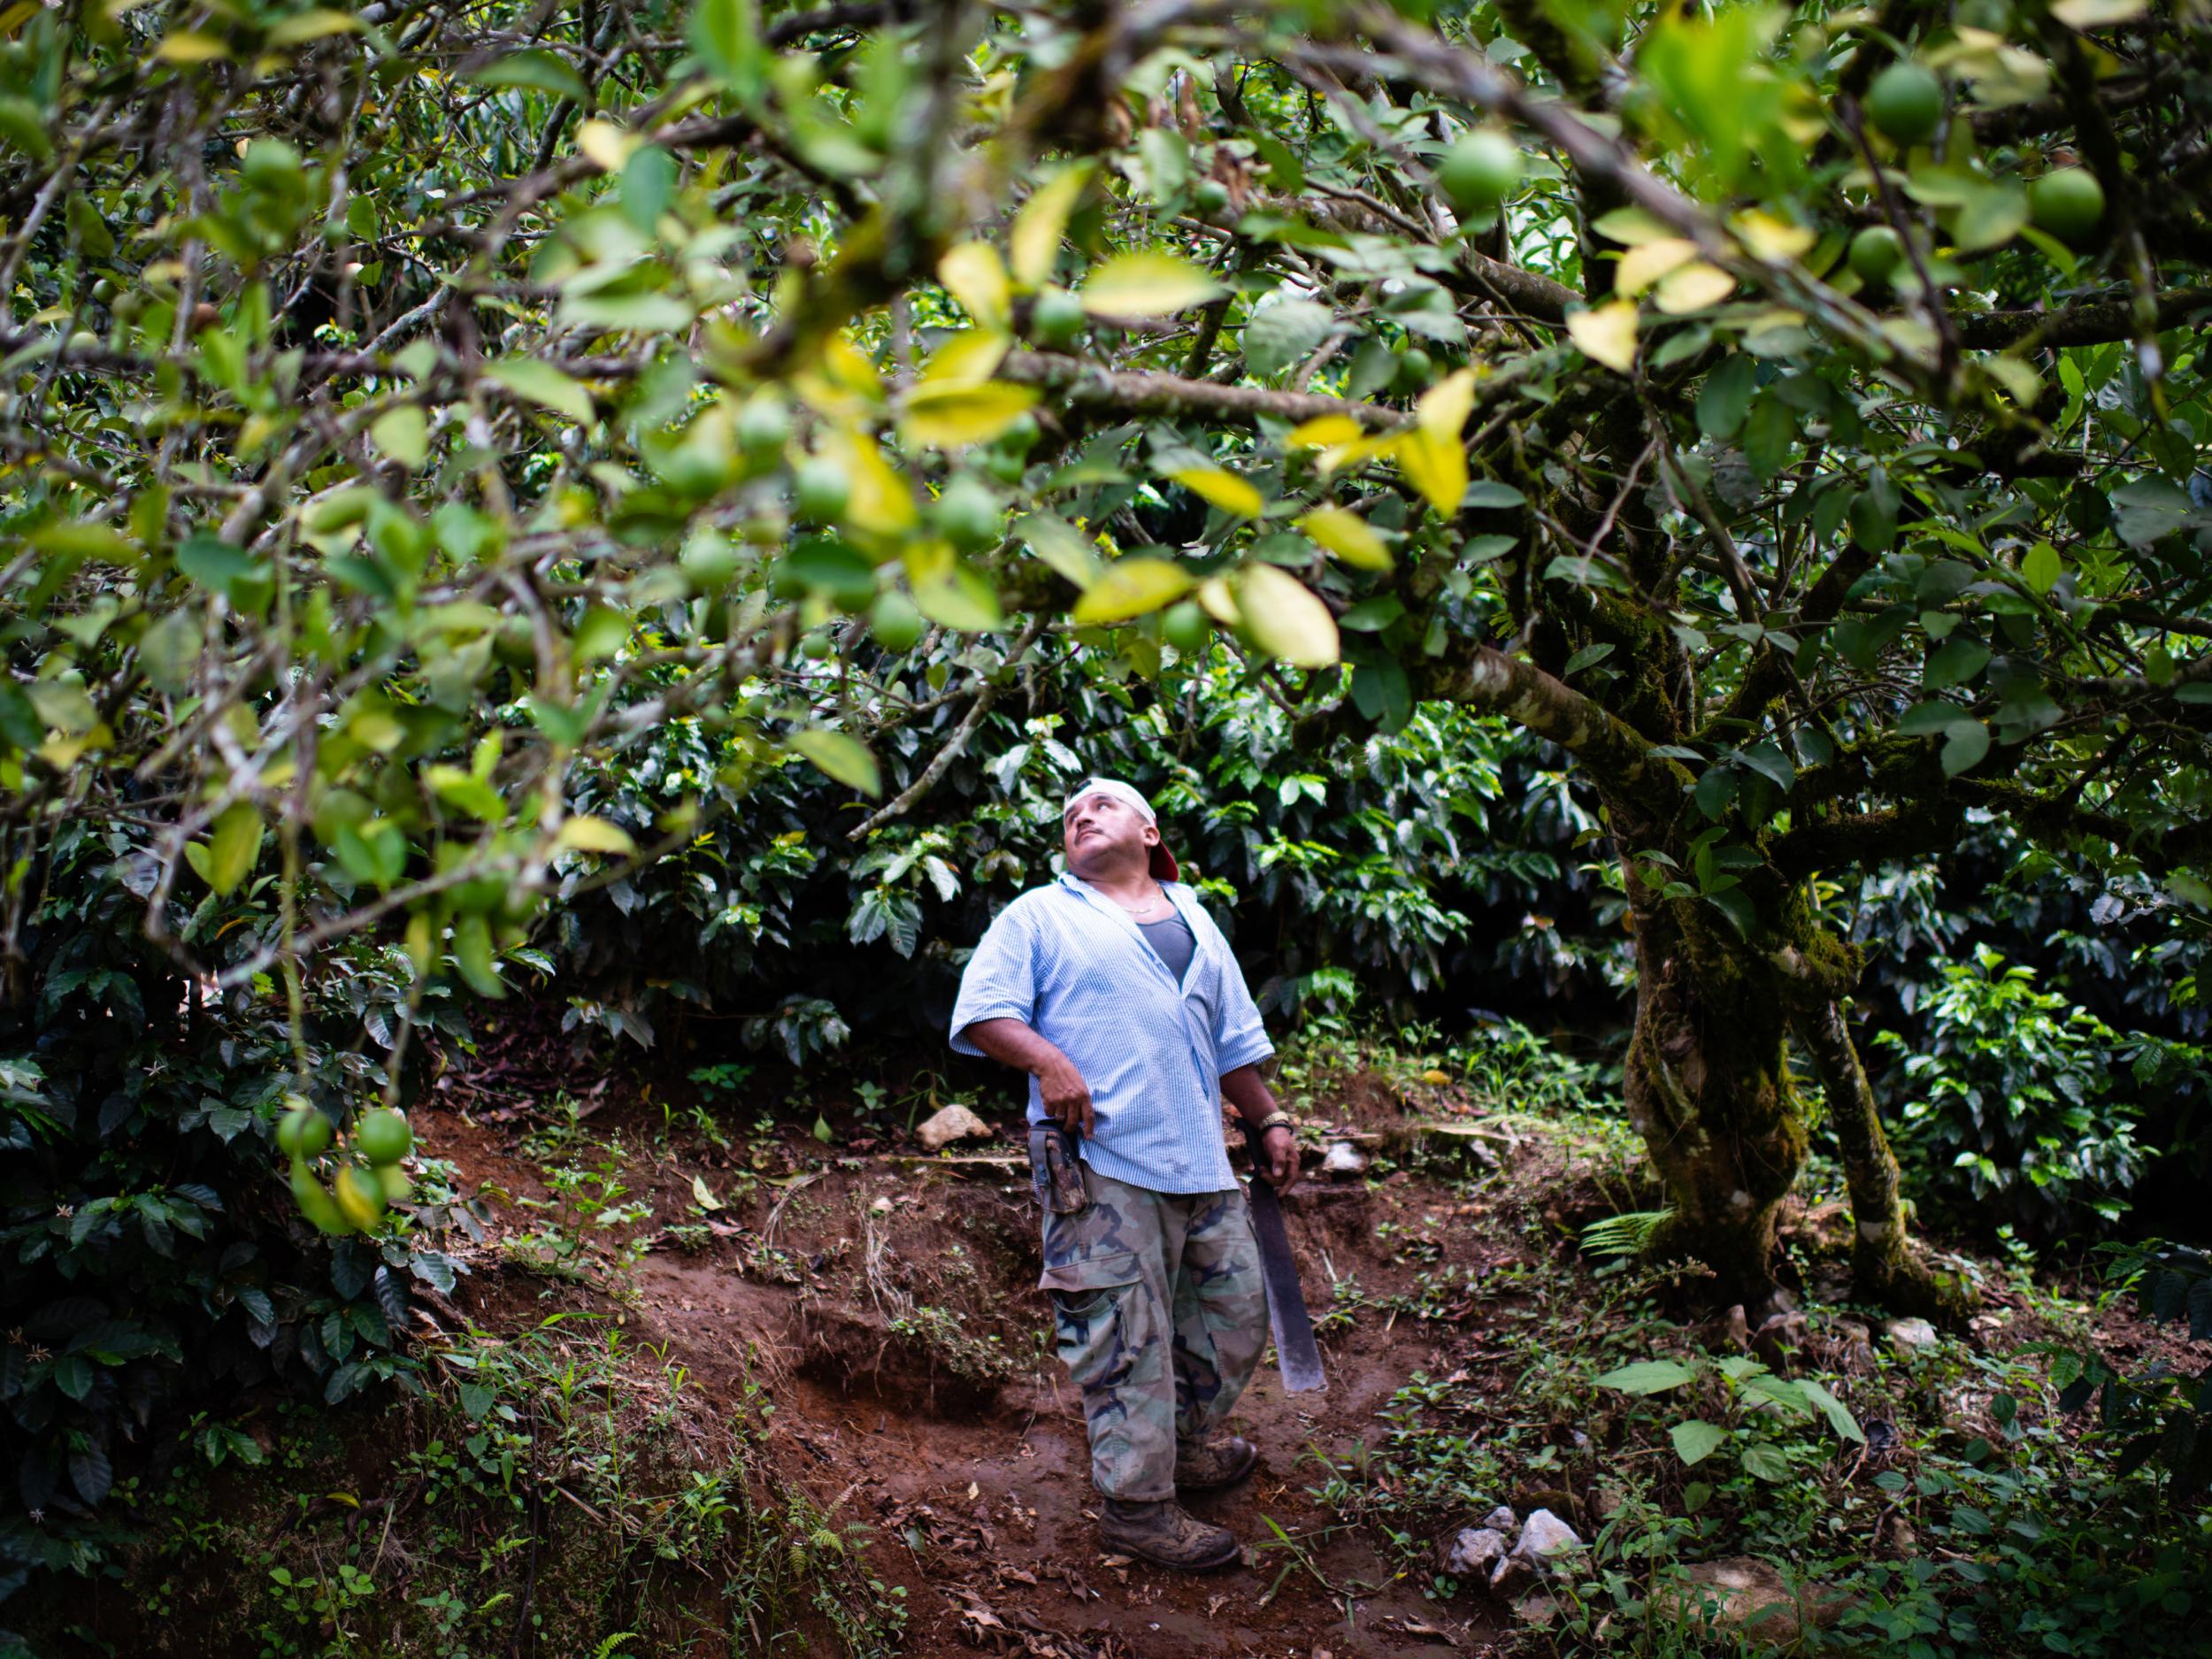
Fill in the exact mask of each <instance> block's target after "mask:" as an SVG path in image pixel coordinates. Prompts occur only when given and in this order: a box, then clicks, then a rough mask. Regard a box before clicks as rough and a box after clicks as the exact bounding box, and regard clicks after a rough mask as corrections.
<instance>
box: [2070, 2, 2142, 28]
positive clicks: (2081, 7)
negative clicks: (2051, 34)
mask: <svg viewBox="0 0 2212 1659" xmlns="http://www.w3.org/2000/svg"><path fill="white" fill-rule="evenodd" d="M2149 9H2150V7H2149V3H2148V0H2053V3H2052V5H2051V15H2052V16H2053V17H2055V18H2056V19H2058V20H2059V21H2060V22H2061V23H2063V24H2064V25H2065V26H2066V27H2068V28H2070V29H2081V30H2084V31H2086V30H2089V29H2102V28H2110V27H2112V26H2113V25H2114V24H2115V23H2125V22H2126V21H2127V20H2128V19H2131V18H2139V17H2141V16H2142V15H2143V13H2144V12H2147V11H2148V10H2149Z"/></svg>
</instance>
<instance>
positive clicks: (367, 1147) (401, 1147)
mask: <svg viewBox="0 0 2212 1659" xmlns="http://www.w3.org/2000/svg"><path fill="white" fill-rule="evenodd" d="M353 1144H354V1145H355V1146H357V1147H358V1148H361V1156H363V1157H365V1158H366V1159H368V1161H369V1162H370V1163H372V1164H396V1163H398V1162H399V1161H400V1160H401V1159H402V1158H403V1157H405V1156H407V1154H408V1152H409V1150H410V1149H411V1148H412V1147H413V1146H414V1144H415V1132H414V1131H413V1130H411V1129H410V1128H409V1127H408V1126H407V1120H406V1119H405V1118H403V1117H401V1116H400V1115H399V1114H398V1113H397V1112H396V1111H394V1110H391V1109H390V1108H389V1107H385V1106H380V1107H378V1108H377V1109H376V1110H374V1111H373V1112H365V1113H363V1114H362V1118H361V1121H360V1122H359V1123H357V1124H356V1125H354V1126H353Z"/></svg>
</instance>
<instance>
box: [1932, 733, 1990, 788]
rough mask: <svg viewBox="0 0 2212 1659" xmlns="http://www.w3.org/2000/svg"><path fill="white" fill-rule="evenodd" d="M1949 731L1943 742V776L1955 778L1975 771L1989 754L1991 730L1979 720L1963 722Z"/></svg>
mask: <svg viewBox="0 0 2212 1659" xmlns="http://www.w3.org/2000/svg"><path fill="white" fill-rule="evenodd" d="M1949 731H1950V735H1949V736H1948V737H1947V738H1946V739H1945V740H1944V742H1943V774H1944V776H1945V777H1947V778H1955V777H1957V776H1958V775H1959V773H1961V772H1970V771H1971V770H1973V768H1974V767H1975V766H1977V765H1978V764H1981V758H1982V757H1983V756H1985V755H1986V754H1988V753H1989V728H1988V727H1987V726H1984V725H1983V724H1982V723H1981V722H1980V721H1979V720H1961V721H1959V722H1958V723H1957V724H1956V725H1955V726H1951V727H1950V728H1949Z"/></svg>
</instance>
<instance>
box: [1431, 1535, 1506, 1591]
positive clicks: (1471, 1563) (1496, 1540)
mask: <svg viewBox="0 0 2212 1659" xmlns="http://www.w3.org/2000/svg"><path fill="white" fill-rule="evenodd" d="M1507 1548H1508V1547H1507V1544H1506V1540H1505V1534H1504V1533H1503V1532H1499V1531H1497V1530H1496V1529H1495V1528H1494V1527H1488V1526H1470V1527H1465V1528H1463V1529H1462V1530H1461V1532H1460V1534H1459V1536H1458V1537H1457V1538H1455V1539H1454V1540H1452V1547H1451V1548H1450V1549H1449V1550H1448V1551H1447V1552H1446V1554H1445V1556H1444V1571H1446V1572H1448V1573H1450V1574H1452V1575H1453V1577H1455V1578H1479V1579H1481V1580H1483V1581H1484V1582H1485V1583H1487V1582H1488V1581H1489V1578H1490V1575H1491V1574H1492V1573H1494V1572H1495V1571H1497V1570H1498V1563H1500V1562H1502V1561H1503V1560H1504V1559H1505V1552H1506V1549H1507Z"/></svg>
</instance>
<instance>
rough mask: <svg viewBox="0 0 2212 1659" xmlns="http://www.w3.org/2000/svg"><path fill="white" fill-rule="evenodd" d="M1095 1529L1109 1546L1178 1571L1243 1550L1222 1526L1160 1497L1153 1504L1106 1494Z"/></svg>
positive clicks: (1203, 1567) (1225, 1560)
mask: <svg viewBox="0 0 2212 1659" xmlns="http://www.w3.org/2000/svg"><path fill="white" fill-rule="evenodd" d="M1098 1533H1099V1536H1100V1538H1102V1539H1103V1540H1105V1543H1106V1547H1107V1548H1109V1549H1116V1550H1119V1551H1120V1552H1121V1553H1122V1554H1123V1555H1135V1556H1138V1557H1139V1558H1140V1559H1141V1560H1145V1561H1150V1562H1156V1563H1158V1564H1159V1565H1161V1566H1163V1567H1173V1568H1175V1569H1176V1570H1177V1571H1179V1572H1205V1571H1209V1570H1210V1569H1211V1568H1215V1567H1225V1566H1227V1565H1228V1564H1229V1563H1231V1562H1233V1561H1235V1560H1237V1559H1238V1558H1239V1557H1240V1555H1243V1553H1244V1552H1243V1550H1242V1549H1241V1548H1240V1547H1239V1546H1238V1544H1237V1540H1236V1536H1235V1534H1233V1532H1230V1531H1229V1529H1228V1528H1227V1527H1225V1526H1209V1525H1206V1523H1205V1522H1203V1521H1202V1520H1199V1519H1198V1518H1197V1517H1194V1516H1191V1515H1187V1514H1185V1513H1184V1512H1183V1509H1182V1508H1181V1506H1180V1505H1179V1504H1177V1503H1175V1502H1172V1501H1171V1500H1168V1499H1162V1500H1161V1501H1160V1502H1156V1503H1125V1502H1122V1500H1120V1499H1119V1498H1109V1499H1107V1500H1106V1504H1105V1509H1104V1511H1103V1512H1102V1514H1101V1515H1100V1516H1099V1518H1098Z"/></svg>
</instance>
